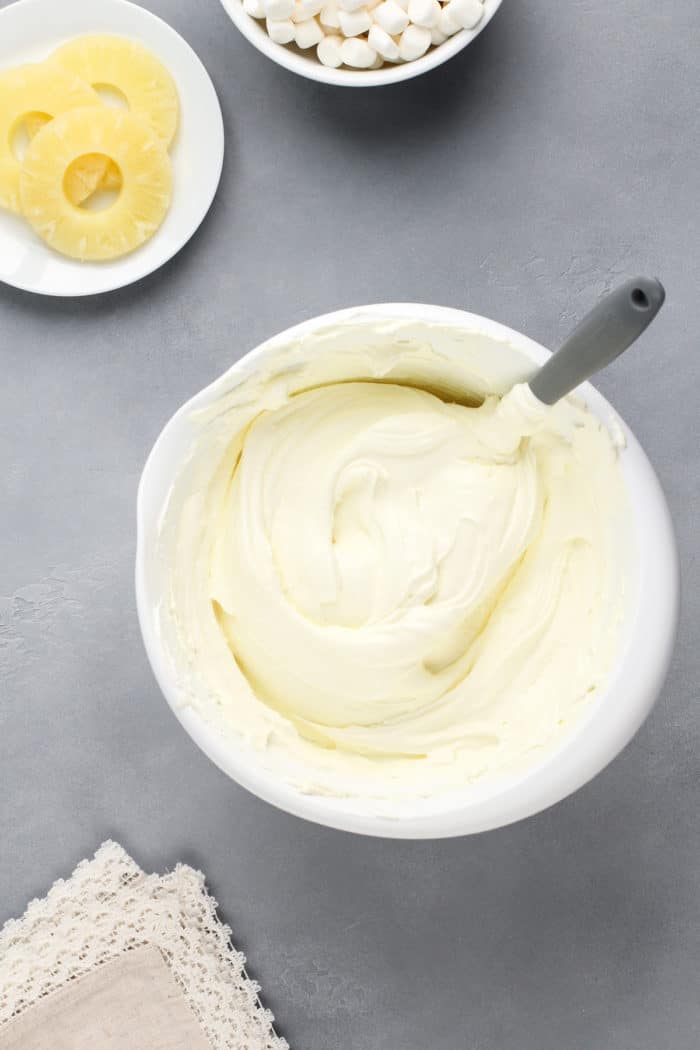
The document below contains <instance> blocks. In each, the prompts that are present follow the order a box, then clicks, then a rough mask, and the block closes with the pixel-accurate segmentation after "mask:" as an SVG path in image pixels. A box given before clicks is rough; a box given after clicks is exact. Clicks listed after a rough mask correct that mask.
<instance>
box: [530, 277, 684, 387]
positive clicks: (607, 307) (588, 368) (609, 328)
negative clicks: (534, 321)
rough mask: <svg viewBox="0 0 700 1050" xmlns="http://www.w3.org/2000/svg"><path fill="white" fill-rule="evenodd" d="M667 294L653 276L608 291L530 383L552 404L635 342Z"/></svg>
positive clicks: (626, 282)
mask: <svg viewBox="0 0 700 1050" xmlns="http://www.w3.org/2000/svg"><path fill="white" fill-rule="evenodd" d="M665 298H666V292H665V291H664V288H663V285H662V284H661V282H660V281H657V280H656V278H653V277H634V278H633V279H632V280H630V281H625V283H624V284H622V285H620V287H619V288H616V289H615V291H613V292H609V293H608V294H607V295H606V296H604V298H603V299H601V301H600V302H599V303H598V305H597V306H594V307H593V309H592V310H591V312H590V313H589V314H588V315H587V316H586V317H584V319H583V321H581V323H580V324H579V325H578V326H577V327H576V328H575V329H574V331H573V332H572V333H571V335H570V336H569V338H568V339H567V340H566V342H565V343H564V345H563V346H562V347H561V348H560V349H559V350H557V351H556V352H555V353H553V354H552V356H551V357H550V358H549V360H548V361H547V363H546V364H545V365H543V366H542V368H540V370H539V372H537V373H536V374H535V375H534V376H533V378H532V379H531V380H530V382H529V384H528V385H529V387H530V390H531V391H532V393H533V394H534V395H535V397H537V398H539V400H540V401H543V402H544V404H545V405H553V404H554V403H555V401H558V400H559V398H561V397H564V396H565V395H566V394H569V393H571V391H572V390H574V389H575V388H576V387H577V386H578V385H579V383H582V382H583V381H584V380H585V379H588V378H590V376H592V375H594V373H595V372H599V371H600V370H601V368H605V366H606V365H609V364H610V362H611V361H614V360H615V358H616V357H619V356H620V354H621V353H622V352H623V351H624V350H626V349H627V347H628V346H631V345H632V343H633V342H634V341H635V340H636V339H639V337H640V335H641V334H642V332H643V331H644V330H645V329H646V328H647V327H648V326H649V325H650V324H651V322H652V321H653V320H654V318H655V317H656V315H657V314H658V312H659V310H660V309H661V307H662V306H663V303H664V299H665Z"/></svg>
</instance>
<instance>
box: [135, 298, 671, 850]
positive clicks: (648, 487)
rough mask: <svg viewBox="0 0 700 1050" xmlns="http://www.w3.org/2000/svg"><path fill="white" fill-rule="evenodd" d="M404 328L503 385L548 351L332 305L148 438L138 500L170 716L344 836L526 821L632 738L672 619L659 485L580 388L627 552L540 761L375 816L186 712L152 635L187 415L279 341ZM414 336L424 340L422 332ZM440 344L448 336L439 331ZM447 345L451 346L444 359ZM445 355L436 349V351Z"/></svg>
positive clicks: (463, 325) (452, 317) (194, 429)
mask: <svg viewBox="0 0 700 1050" xmlns="http://www.w3.org/2000/svg"><path fill="white" fill-rule="evenodd" d="M387 320H389V321H395V320H398V321H405V322H407V323H410V325H411V326H412V328H413V329H414V330H415V329H416V326H418V327H420V326H422V325H423V324H425V325H426V326H428V325H440V326H442V330H443V331H444V330H445V328H447V329H448V332H449V330H454V331H455V333H456V334H457V333H458V334H459V336H460V337H463V336H464V334H465V332H466V333H468V334H469V337H470V338H473V339H474V340H477V341H478V343H479V346H480V347H481V348H482V349H486V350H487V352H488V355H489V362H490V363H491V362H492V364H493V369H494V375H497V376H498V383H500V384H501V388H502V389H507V387H508V386H509V385H511V384H512V383H514V382H517V381H521V380H523V379H524V378H526V377H527V376H528V374H530V373H531V372H532V371H533V369H534V368H535V366H536V365H537V364H539V363H541V362H543V361H544V360H546V358H547V356H548V351H547V350H545V349H544V348H543V347H542V346H539V345H538V344H537V343H534V342H532V340H530V339H528V338H527V337H526V336H524V335H521V334H519V333H518V332H514V331H513V330H511V329H509V328H505V327H504V326H503V325H500V324H497V323H496V322H494V321H490V320H488V319H486V318H483V317H479V316H477V315H475V314H469V313H465V312H463V311H461V310H451V309H447V308H445V307H439V306H423V305H419V304H415V303H405V304H392V305H380V306H368V307H361V308H358V309H352V310H341V311H339V312H338V313H334V314H327V315H325V316H323V317H318V318H315V319H313V320H311V321H307V322H305V323H304V324H301V325H297V326H296V327H295V328H291V329H289V330H288V331H286V332H284V333H282V334H281V335H279V336H276V337H275V338H274V339H271V340H268V341H267V342H266V343H263V344H262V345H261V346H259V347H257V349H255V350H253V351H251V352H250V353H248V354H246V355H245V357H243V358H242V359H241V360H240V361H238V362H237V363H236V364H235V365H234V366H233V367H232V368H231V369H230V370H229V371H228V372H227V373H226V374H225V376H222V377H221V379H219V380H217V381H216V382H215V383H213V384H212V385H211V386H209V387H207V388H206V389H205V390H202V391H201V392H200V393H199V394H197V395H196V396H195V397H194V398H192V400H191V401H189V402H188V403H187V404H186V405H184V406H183V407H182V408H181V409H180V410H179V411H178V412H176V413H175V415H174V416H173V418H172V419H171V420H170V422H169V423H168V424H167V425H166V426H165V428H164V429H163V431H162V433H161V435H160V437H159V438H158V440H157V441H156V443H155V446H154V447H153V450H152V452H151V454H150V456H149V458H148V462H147V463H146V466H145V468H144V471H143V475H142V478H141V484H140V486H139V493H138V507H137V516H138V546H137V556H136V598H137V605H138V614H139V621H140V624H141V631H142V633H143V638H144V642H145V646H146V651H147V653H148V657H149V659H150V662H151V665H152V667H153V670H154V672H155V675H156V678H157V679H158V682H159V684H160V687H161V689H162V690H163V693H164V694H165V697H166V699H167V701H168V703H169V704H170V706H171V708H172V710H173V712H174V713H175V715H176V716H177V718H178V719H179V720H180V722H181V723H182V725H183V726H184V728H185V729H186V731H187V732H188V733H189V735H190V736H191V737H192V739H193V740H194V741H195V743H197V744H198V745H199V747H200V748H201V749H202V750H203V751H204V752H205V754H207V755H208V756H209V758H210V759H211V760H212V761H213V762H215V763H216V764H217V765H218V766H219V767H220V768H221V769H222V770H223V771H224V772H225V773H227V774H228V775H229V776H230V777H232V778H233V779H234V780H236V781H237V782H238V783H239V784H241V785H243V787H245V788H247V789H248V790H249V791H252V792H253V793H254V794H255V795H258V796H259V797H260V798H263V799H266V800H267V801H268V802H271V803H273V804H274V805H276V806H279V807H280V808H281V809H284V810H287V811H288V812H290V813H294V814H296V815H297V816H300V817H305V818H307V819H309V820H315V821H317V822H318V823H320V824H327V825H329V826H331V827H335V828H342V829H345V830H348V831H355V832H361V833H365V834H370V835H380V836H385V837H395V838H438V837H445V836H450V835H465V834H470V833H473V832H480V831H486V830H488V829H490V828H497V827H500V826H501V825H504V824H509V823H511V822H512V821H515V820H520V819H522V818H524V817H528V816H531V815H532V814H534V813H537V812H539V811H540V810H542V809H545V808H546V807H547V806H551V805H552V804H553V803H555V802H558V801H559V800H560V799H562V798H564V797H565V796H566V795H569V794H570V793H571V792H572V791H575V790H577V788H579V787H581V786H582V785H583V784H585V783H586V781H588V780H590V779H591V777H593V776H595V775H596V773H598V772H600V770H601V769H603V767H604V766H606V765H607V763H608V762H610V761H611V759H613V758H614V757H615V756H616V755H617V754H618V752H620V751H621V750H622V748H623V747H625V745H626V744H627V743H628V741H629V740H630V739H631V738H632V736H633V735H634V733H635V732H636V731H637V729H638V728H639V726H640V725H641V723H642V722H643V720H644V718H645V717H646V715H647V714H648V713H649V711H650V709H651V707H652V705H653V703H654V701H655V700H656V698H657V696H658V694H659V692H660V690H661V687H662V684H663V681H664V678H665V675H666V672H667V669H668V665H669V662H670V659H671V653H672V649H673V643H674V638H675V633H676V625H677V619H678V595H679V580H678V558H677V552H676V544H675V539H674V534H673V528H672V525H671V519H670V515H669V511H668V507H667V504H666V500H665V498H664V494H663V492H662V490H661V486H660V485H659V482H658V480H657V477H656V475H655V473H654V470H653V469H652V467H651V465H650V463H649V461H648V459H647V458H646V456H645V454H644V452H643V451H642V449H641V447H640V445H639V444H638V442H637V440H636V439H635V437H634V435H633V434H632V433H631V431H630V430H629V429H628V428H627V427H626V426H625V424H624V423H622V422H621V421H620V420H619V417H616V416H615V413H614V412H613V410H612V408H611V406H610V405H609V404H608V402H607V401H606V400H605V399H604V398H603V397H602V396H601V395H600V394H599V393H598V392H597V391H596V390H595V389H594V388H593V387H592V386H591V385H590V384H588V383H586V384H584V385H583V386H582V387H581V388H580V390H579V393H580V395H581V396H582V397H583V398H584V400H585V401H586V403H587V404H588V406H589V408H590V409H591V411H592V412H594V413H595V414H596V415H597V416H598V417H599V418H600V419H601V420H603V421H604V422H606V423H608V424H609V423H610V422H611V420H615V421H616V422H617V424H619V426H620V427H621V428H622V431H623V434H624V437H625V440H626V447H625V448H624V450H623V451H622V453H621V457H620V464H621V469H622V473H623V476H624V479H625V482H626V485H627V488H628V491H629V497H630V502H631V507H632V515H633V520H634V523H635V525H636V538H635V539H636V555H635V558H634V565H633V566H632V567H631V569H630V574H631V587H630V588H629V590H630V594H631V596H632V597H631V598H630V600H629V603H628V610H627V622H626V624H625V630H624V631H623V638H622V641H621V646H620V654H619V658H618V661H617V665H616V666H615V668H614V670H613V672H612V674H611V675H610V678H609V681H608V684H607V687H606V688H605V689H603V690H602V691H601V693H600V695H599V696H598V697H597V698H596V699H595V700H593V702H592V703H591V706H590V708H589V710H588V711H587V712H586V714H585V715H584V716H583V717H582V718H581V719H580V720H579V722H578V723H577V724H576V725H575V726H574V727H573V728H572V730H571V732H570V734H569V735H568V736H567V737H566V738H565V739H564V740H563V742H562V743H561V744H560V746H559V747H558V748H557V749H556V750H553V751H551V752H549V753H547V755H546V756H545V757H544V758H543V761H542V762H541V764H539V765H537V766H535V767H533V768H531V769H528V770H527V771H525V772H523V773H519V774H518V775H517V776H514V777H512V778H510V779H507V780H500V781H497V782H493V783H489V784H488V785H468V786H465V789H464V792H463V793H461V794H460V795H459V796H455V795H454V794H452V795H449V796H437V797H435V798H433V799H418V800H415V801H411V802H407V803H406V804H405V805H404V806H403V808H402V809H401V810H400V812H397V815H396V816H386V815H383V814H382V813H381V812H377V811H376V810H375V808H374V807H373V806H371V805H370V804H369V803H368V802H367V800H363V799H361V798H352V799H346V798H331V797H325V796H316V795H308V794H304V793H303V792H301V791H300V790H297V789H296V788H294V787H292V786H290V785H289V784H288V783H286V782H285V781H283V780H282V779H281V778H279V777H276V776H275V774H274V772H273V771H271V770H269V769H268V768H266V767H264V766H263V765H262V764H261V762H260V761H259V760H258V759H257V758H256V755H255V754H254V753H252V752H249V751H244V750H243V749H242V748H237V747H236V746H234V745H232V744H231V742H230V740H227V739H224V738H223V737H222V736H221V734H220V733H219V732H217V730H216V729H215V728H214V726H213V725H212V724H210V723H209V722H208V721H207V720H205V719H204V718H203V717H202V716H201V715H200V714H198V713H197V711H195V710H194V709H193V708H192V707H187V706H183V698H182V696H181V695H180V686H179V685H178V676H177V674H176V671H175V668H174V667H173V665H172V662H171V659H170V657H169V656H168V654H167V653H166V651H165V646H164V643H163V641H162V638H161V633H160V630H159V623H158V614H157V610H158V607H159V605H160V603H161V601H162V598H163V592H164V575H163V569H162V565H161V564H160V562H161V559H160V557H159V555H158V533H159V522H160V519H161V515H162V511H163V508H164V506H165V504H166V501H167V498H168V494H169V492H170V489H171V486H172V484H173V481H174V479H175V477H176V476H177V474H178V473H179V472H180V470H181V468H182V465H183V462H184V461H185V459H186V457H187V455H188V452H189V451H190V449H191V447H192V444H193V441H195V440H196V437H197V433H198V432H201V430H200V428H201V423H197V422H195V421H194V420H193V418H192V413H193V411H194V410H195V409H202V408H203V407H205V406H207V405H209V404H211V403H212V402H214V401H215V400H216V399H217V398H218V397H219V396H220V395H221V393H222V388H225V387H226V386H227V385H230V384H231V383H232V382H235V381H238V380H239V379H240V378H241V377H243V376H249V375H251V374H253V373H255V372H256V371H257V370H258V369H259V368H260V367H261V366H262V365H263V364H264V363H265V362H267V361H269V359H270V357H271V356H272V355H273V354H274V353H275V352H276V350H278V349H279V347H280V346H281V345H284V344H287V343H288V342H291V341H297V340H300V339H303V338H304V337H305V336H307V335H309V334H310V333H311V332H314V331H316V330H318V329H321V328H327V327H330V326H334V327H337V326H347V325H350V326H354V327H355V328H356V329H357V330H358V333H360V332H362V331H363V330H364V331H365V332H367V331H368V330H369V331H372V330H373V329H376V327H377V325H378V324H379V323H380V322H385V321H387ZM425 338H426V340H429V339H430V338H431V335H430V329H429V328H428V327H426V329H425ZM448 338H449V336H448ZM457 347H458V343H457V339H456V340H455V354H456V353H457V352H458V350H457ZM441 349H442V350H443V351H444V347H441Z"/></svg>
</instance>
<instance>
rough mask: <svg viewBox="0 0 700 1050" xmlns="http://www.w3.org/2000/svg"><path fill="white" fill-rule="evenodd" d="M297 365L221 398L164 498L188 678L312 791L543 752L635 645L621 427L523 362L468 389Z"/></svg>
mask: <svg viewBox="0 0 700 1050" xmlns="http://www.w3.org/2000/svg"><path fill="white" fill-rule="evenodd" d="M424 363H425V362H424ZM351 371H352V370H351ZM355 371H358V369H355ZM422 371H423V375H424V376H425V369H422ZM438 371H439V368H438ZM292 374H293V371H292ZM280 375H281V376H286V378H285V379H284V381H283V382H280V377H279V376H276V377H275V376H269V375H268V376H267V378H266V379H264V380H258V381H257V383H258V385H257V387H256V390H255V392H254V395H253V396H252V397H251V396H250V391H246V393H245V395H242V394H241V390H245V388H246V384H245V383H243V384H242V386H241V388H240V389H238V388H237V389H236V390H234V392H233V394H231V393H230V392H229V393H227V394H225V395H224V396H222V398H221V399H220V400H219V401H217V402H215V404H214V406H213V408H209V409H208V410H207V411H206V412H205V413H204V415H203V418H202V420H201V437H200V438H199V440H198V442H197V449H196V453H195V454H194V457H193V463H191V464H190V466H189V468H188V470H186V471H185V473H184V475H183V476H184V477H186V478H187V481H186V486H185V489H184V490H183V492H182V493H181V496H180V498H179V499H178V500H173V499H171V501H170V505H169V507H168V509H167V510H166V513H165V521H166V523H168V524H169V526H170V527H171V529H172V533H171V548H170V549H171V553H170V555H169V561H170V564H171V583H170V593H171V602H170V604H169V606H168V610H167V617H168V618H169V619H170V624H171V627H172V626H173V625H174V634H175V637H176V642H174V643H173V647H174V649H176V650H177V652H178V653H179V655H178V656H176V657H174V658H175V659H176V662H179V663H180V665H181V667H182V668H183V681H184V680H185V679H186V681H187V686H186V689H187V691H188V692H187V695H188V699H189V700H190V701H191V702H193V703H196V704H197V706H198V707H199V708H200V709H201V710H208V711H209V712H210V713H211V712H212V711H213V710H216V712H217V717H218V718H219V720H220V722H221V724H222V725H226V726H227V727H228V729H229V730H230V731H231V732H232V733H235V734H237V735H238V736H239V737H242V738H245V740H246V741H247V743H248V745H249V746H251V747H254V748H256V749H258V751H259V752H260V754H261V755H264V756H265V757H266V760H267V761H269V763H270V764H271V765H273V766H274V768H276V769H277V770H278V771H279V772H280V773H281V774H282V775H283V776H285V777H286V778H287V779H289V780H290V781H292V782H294V783H295V784H297V785H300V786H302V787H303V788H304V789H305V790H308V791H312V792H322V793H330V794H338V795H353V794H358V795H363V794H366V795H368V796H375V797H387V798H389V797H407V796H419V795H430V794H433V793H435V792H438V791H445V790H450V789H456V788H461V787H463V786H464V785H465V784H468V783H471V782H474V781H478V780H481V779H483V778H486V777H491V776H494V775H502V774H505V773H513V772H517V771H518V770H520V769H522V768H524V767H526V766H527V765H530V764H532V763H534V762H537V761H538V760H540V759H541V757H542V755H543V753H544V752H545V751H546V749H547V748H550V747H551V746H552V745H553V744H554V743H556V742H557V741H558V740H559V739H560V738H561V737H562V734H564V733H566V732H568V731H569V730H570V729H571V727H572V725H573V724H574V723H575V721H576V719H577V718H578V717H579V715H580V713H581V712H582V711H584V710H585V709H586V706H587V704H588V703H589V702H590V700H591V697H592V695H593V694H595V693H596V691H597V690H598V688H599V687H600V685H601V683H603V682H604V681H605V678H606V675H607V674H608V672H609V670H610V668H611V666H612V664H613V662H614V659H615V656H616V653H617V649H618V635H619V630H618V627H619V623H620V620H621V614H622V605H623V594H622V576H621V573H620V571H619V567H618V566H619V558H618V557H617V552H616V547H617V542H618V539H617V538H618V537H619V531H620V522H621V520H622V518H624V514H625V512H626V501H625V492H624V486H623V483H622V479H621V475H620V471H619V467H618V463H617V450H616V447H615V444H614V441H613V439H612V437H611V435H610V433H609V432H608V430H607V429H606V428H605V427H604V426H603V425H602V424H601V423H600V422H599V421H598V420H597V419H596V417H594V416H593V415H592V414H591V413H590V412H588V411H587V410H586V409H585V408H584V407H583V406H582V404H581V403H580V402H577V401H575V400H572V399H567V400H566V401H564V402H562V403H560V404H559V405H557V406H555V407H553V408H547V407H546V406H544V405H542V404H541V403H540V402H538V401H537V399H536V398H534V396H533V395H532V394H531V393H530V390H529V388H528V387H527V386H526V385H524V384H522V383H520V384H518V385H516V386H515V387H514V388H513V389H512V390H511V391H510V392H508V393H506V394H505V396H503V397H499V396H497V395H491V396H486V397H485V399H484V400H483V401H482V400H481V399H482V397H483V393H484V392H483V390H482V391H477V394H476V396H475V397H470V396H464V392H463V396H462V397H461V398H460V401H456V400H454V399H453V400H450V399H448V398H447V397H446V396H445V393H444V391H441V392H440V394H439V395H438V393H435V392H431V390H429V389H421V388H420V387H414V386H409V385H406V383H405V382H404V381H402V382H399V381H396V380H395V379H394V378H392V377H391V376H390V377H389V378H387V376H386V375H383V376H377V375H372V373H371V372H369V373H368V375H367V378H364V379H363V378H360V377H357V376H353V375H351V376H350V378H349V380H348V381H338V380H337V379H336V380H331V381H329V382H325V383H320V384H319V385H315V386H312V387H311V388H307V389H299V388H297V389H295V384H294V382H290V381H289V379H288V375H287V374H286V373H285V371H284V369H282V371H281V372H280ZM379 379H381V381H378V380H379ZM438 386H439V384H438ZM271 391H272V394H271Z"/></svg>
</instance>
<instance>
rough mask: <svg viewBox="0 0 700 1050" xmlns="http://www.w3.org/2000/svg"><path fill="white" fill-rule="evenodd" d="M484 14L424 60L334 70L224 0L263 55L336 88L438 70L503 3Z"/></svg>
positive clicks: (237, 0)
mask: <svg viewBox="0 0 700 1050" xmlns="http://www.w3.org/2000/svg"><path fill="white" fill-rule="evenodd" d="M483 2H484V14H483V16H482V18H481V21H480V22H479V24H478V25H476V26H475V27H474V28H473V29H460V30H459V32H458V33H455V34H454V36H451V37H448V39H447V40H445V42H444V43H442V44H439V45H438V46H437V47H433V48H431V49H430V50H429V51H427V52H426V54H425V55H423V56H422V57H421V58H417V59H415V61H413V62H404V63H401V64H399V65H391V64H389V65H385V66H383V67H382V68H381V69H357V70H355V69H344V68H342V67H341V68H340V69H331V67H330V66H324V65H323V64H322V63H321V62H319V61H317V60H316V59H315V58H311V57H310V55H307V54H301V53H299V52H298V51H293V50H291V49H290V48H289V47H288V46H287V45H286V44H277V43H275V41H274V40H271V39H270V37H269V36H268V35H267V32H266V31H265V29H264V28H263V26H262V24H261V23H260V22H259V21H257V20H256V19H255V18H253V17H252V16H251V15H249V14H248V13H247V12H246V11H244V10H243V5H242V3H241V0H221V5H222V7H223V8H224V10H225V11H226V13H227V15H228V16H229V18H230V19H231V21H232V22H233V23H234V25H235V26H236V27H237V28H238V29H239V30H240V32H241V33H242V34H243V36H244V37H245V38H246V39H247V40H249V41H250V43H251V44H252V45H253V47H256V48H257V49H258V51H260V52H261V53H262V54H263V55H266V56H267V57H268V58H271V59H272V61H273V62H276V63H277V65H278V66H283V67H284V68H285V69H289V70H290V71H291V72H292V73H297V74H298V75H299V76H302V77H306V78H307V79H308V80H316V81H319V82H320V83H322V84H333V85H335V86H336V87H381V86H382V85H384V84H396V83H398V82H399V81H402V80H412V79H413V77H417V76H420V75H421V73H427V72H428V71H429V70H431V69H436V68H437V67H438V66H441V65H442V64H443V63H444V62H447V61H448V59H450V58H453V57H454V55H456V54H458V53H459V52H460V51H462V50H463V48H465V47H466V46H467V44H470V43H471V42H472V40H474V39H475V38H476V37H477V36H478V35H479V33H481V32H482V30H484V29H485V28H486V26H487V25H488V23H489V22H490V21H491V19H492V18H493V16H494V15H495V14H496V11H497V10H498V9H499V7H500V6H501V3H502V2H503V0H483Z"/></svg>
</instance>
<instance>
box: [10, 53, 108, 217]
mask: <svg viewBox="0 0 700 1050" xmlns="http://www.w3.org/2000/svg"><path fill="white" fill-rule="evenodd" d="M101 105H102V100H101V99H100V96H99V95H98V94H97V92H96V91H94V90H93V89H92V88H91V87H90V85H89V84H87V83H86V82H85V81H84V80H80V79H79V78H78V77H76V76H75V75H74V74H71V73H69V72H67V71H62V70H57V69H56V68H55V66H47V65H46V64H45V63H40V64H36V65H26V66H17V67H16V68H15V69H8V70H7V71H5V72H4V73H0V205H1V206H2V207H3V208H9V209H10V211H20V210H21V206H20V198H19V182H20V171H21V164H20V162H19V161H18V159H17V157H16V156H15V154H14V151H13V148H12V139H13V136H14V133H15V131H16V129H17V127H18V125H19V124H20V123H21V122H22V121H24V120H25V118H26V117H30V118H34V115H35V114H47V115H48V116H49V119H50V118H51V117H54V116H57V115H58V114H59V113H64V112H66V111H67V110H71V109H74V108H75V107H77V106H101ZM38 120H39V117H36V118H34V119H33V122H32V126H35V125H36V123H37V122H38Z"/></svg>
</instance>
